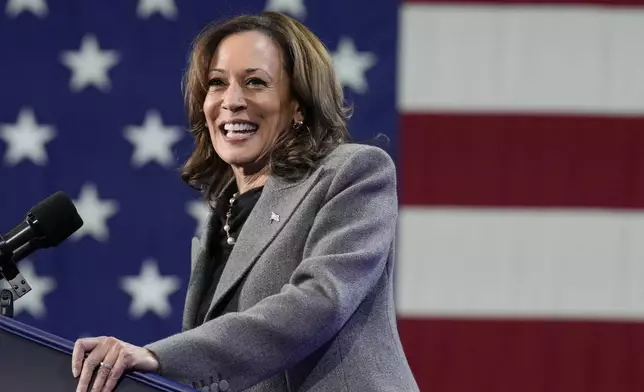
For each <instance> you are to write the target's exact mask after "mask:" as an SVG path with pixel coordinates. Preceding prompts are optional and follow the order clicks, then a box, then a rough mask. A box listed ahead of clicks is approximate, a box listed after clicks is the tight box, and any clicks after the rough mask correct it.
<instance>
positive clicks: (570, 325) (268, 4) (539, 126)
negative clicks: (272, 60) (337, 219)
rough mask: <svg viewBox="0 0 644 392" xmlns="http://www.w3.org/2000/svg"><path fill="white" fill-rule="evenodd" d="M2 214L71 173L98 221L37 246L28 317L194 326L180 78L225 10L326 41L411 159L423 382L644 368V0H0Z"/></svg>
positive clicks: (451, 386)
mask: <svg viewBox="0 0 644 392" xmlns="http://www.w3.org/2000/svg"><path fill="white" fill-rule="evenodd" d="M0 6H2V8H1V9H0V80H1V81H2V83H1V84H0V180H1V181H2V185H3V187H2V192H0V218H1V220H0V224H1V225H2V226H0V230H1V231H2V232H3V233H5V232H6V231H8V230H9V229H10V228H12V227H13V226H14V225H15V224H17V223H18V222H19V221H20V220H22V219H23V217H24V214H25V212H26V211H27V210H28V209H29V208H30V207H31V206H33V205H34V204H36V203H37V202H39V201H40V200H42V199H44V198H45V197H47V196H48V195H50V194H52V193H53V192H55V191H57V190H63V191H64V192H66V193H67V194H68V195H69V196H70V197H71V198H72V199H73V200H74V202H75V204H76V206H77V208H78V210H79V213H80V214H81V216H82V217H83V219H84V221H85V225H84V226H83V228H81V229H80V230H79V231H78V232H77V233H76V234H75V235H74V236H73V237H72V238H70V239H68V240H67V241H66V242H65V243H63V244H62V245H60V246H59V247H57V248H55V249H50V250H42V251H39V252H37V253H35V254H33V255H31V256H30V257H29V259H27V260H24V261H22V262H20V264H19V267H20V269H21V271H22V272H23V274H24V275H25V276H26V277H27V279H28V281H29V283H30V284H31V285H32V287H33V288H34V289H33V291H32V292H31V293H29V294H28V295H27V296H25V297H23V298H21V299H19V300H18V301H17V302H16V318H17V319H19V320H21V321H24V322H26V323H28V324H31V325H34V326H36V327H38V328H41V329H44V330H46V331H48V332H51V333H54V334H57V335H60V336H62V337H64V338H67V339H70V340H74V339H76V338H77V337H80V336H95V335H113V336H117V337H119V338H121V339H123V340H126V341H129V342H131V343H134V344H145V343H147V342H150V341H152V340H155V339H158V338H162V337H165V336H167V335H169V334H173V333H176V332H177V331H178V330H179V329H180V318H181V311H182V305H183V301H184V298H185V290H186V287H187V281H188V272H189V267H190V265H189V264H190V262H189V252H190V240H191V238H192V237H193V236H194V235H196V234H198V233H199V230H200V228H201V227H202V226H203V224H204V218H205V212H206V211H205V209H204V207H203V206H202V205H201V204H200V202H199V195H198V194H197V193H196V192H195V191H192V190H190V189H189V188H188V187H187V186H186V185H184V184H183V183H182V182H181V180H180V178H179V168H180V165H181V163H182V162H183V161H184V160H185V159H186V158H187V156H188V154H189V153H190V149H191V147H192V140H191V137H190V136H189V134H188V133H187V130H186V117H185V111H184V108H183V102H182V95H181V90H180V82H181V75H182V72H183V71H184V69H185V66H186V60H187V55H188V51H189V47H190V42H191V40H192V38H193V37H194V36H195V34H196V33H197V32H198V31H199V30H200V29H201V28H202V27H204V26H205V25H206V24H207V23H208V22H210V21H212V20H216V19H220V18H223V17H226V16H230V15H235V14H239V13H246V12H252V13H254V12H259V11H262V10H266V9H271V10H277V11H282V12H285V13H287V14H289V15H291V16H294V17H296V18H298V19H299V20H301V21H302V22H304V23H305V24H306V25H307V26H308V27H309V28H311V29H312V30H313V31H314V32H315V33H316V34H318V36H319V37H320V38H321V39H322V40H323V41H324V43H325V44H326V45H327V46H328V48H329V50H330V51H331V52H332V54H333V57H334V64H335V66H336V69H337V71H338V74H339V76H340V78H341V80H342V83H343V85H344V87H345V92H346V94H347V99H348V101H349V102H350V103H352V104H353V106H354V107H355V115H354V117H353V118H352V120H351V124H350V125H351V132H352V134H353V135H354V137H355V138H356V139H358V140H367V139H370V138H372V137H374V136H375V135H376V134H377V133H384V134H386V135H387V136H389V138H390V144H389V145H388V146H387V147H386V149H387V151H388V152H389V153H390V154H391V155H392V157H393V158H394V160H395V162H396V164H397V166H398V174H399V182H400V201H401V215H400V222H399V241H398V242H399V243H398V252H399V253H398V267H397V273H398V275H397V283H398V285H397V288H396V294H397V309H398V314H399V326H400V331H401V335H402V339H403V343H404V345H405V350H406V352H407V355H408V358H409V361H410V363H411V366H412V370H413V371H414V373H415V375H416V378H417V380H418V383H419V385H420V387H421V390H422V391H436V392H438V391H440V392H466V391H467V392H469V391H494V392H506V391H507V392H510V391H512V392H515V391H522V392H529V391H565V392H581V391H583V392H596V391H607V392H608V391H610V392H621V391H641V390H644V322H643V321H644V215H643V214H642V212H641V210H642V208H643V207H644V1H643V0H630V1H629V0H623V1H618V2H612V1H609V0H604V1H602V0H587V1H583V0H582V1H552V2H546V1H536V0H535V1H533V2H530V1H520V0H517V1H510V0H507V1H488V2H486V1H480V0H473V1H467V2H466V1H463V2H459V1H443V2H434V1H422V0H414V1H412V0H409V1H407V2H394V1H390V0H378V1H367V0H347V1H341V0H333V1H331V0H329V1H313V0H255V1H252V0H245V1H232V0H226V1H223V0H221V1H220V0H217V1H208V2H205V1H202V2H197V1H185V0H183V1H181V0H110V1H107V0H103V1H98V0H82V1H81V0H67V1H62V0H57V1H54V0H2V1H0Z"/></svg>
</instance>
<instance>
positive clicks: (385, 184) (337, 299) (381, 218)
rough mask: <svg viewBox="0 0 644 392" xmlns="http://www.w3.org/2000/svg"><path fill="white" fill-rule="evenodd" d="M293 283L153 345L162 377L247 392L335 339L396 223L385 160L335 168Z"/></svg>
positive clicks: (362, 152) (363, 152)
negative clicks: (225, 385) (221, 382)
mask: <svg viewBox="0 0 644 392" xmlns="http://www.w3.org/2000/svg"><path fill="white" fill-rule="evenodd" d="M325 200H326V201H325V203H324V204H323V205H322V206H321V209H320V210H319V211H318V214H317V215H316V217H315V221H314V223H313V225H312V229H311V230H310V233H309V236H308V239H307V242H306V245H305V256H304V259H303V260H302V261H301V263H300V264H299V266H298V267H297V268H296V269H295V271H294V272H293V274H292V276H291V279H290V281H289V283H288V284H286V285H284V286H283V287H282V289H281V291H280V292H279V293H278V294H275V295H272V296H269V297H267V298H265V299H263V300H262V301H260V302H259V303H257V304H256V305H255V306H253V307H252V308H249V309H247V310H245V311H243V312H236V313H228V314H225V315H223V316H221V317H218V318H216V319H213V320H210V321H208V322H206V323H204V324H203V325H201V326H199V327H196V328H194V329H191V330H188V331H185V332H181V333H178V334H176V335H173V336H170V337H168V338H165V339H162V340H160V341H157V342H154V343H151V344H149V345H147V346H145V347H146V348H148V349H149V350H150V351H152V352H153V353H154V354H155V355H156V356H157V357H158V359H159V362H160V364H161V367H162V370H161V371H160V374H161V375H163V376H166V377H168V378H173V379H176V380H182V381H183V382H186V383H188V384H189V383H203V382H206V383H207V382H209V381H208V380H214V381H217V380H226V381H227V383H228V385H229V388H230V390H234V391H237V390H243V389H245V388H248V387H250V386H252V385H254V384H256V383H258V382H260V381H261V380H264V379H266V378H269V377H271V376H273V375H275V374H277V373H278V372H280V371H283V370H285V369H286V368H288V367H290V366H291V365H293V364H295V363H297V362H298V361H300V360H302V359H304V358H305V357H306V356H308V355H309V354H311V353H312V352H313V351H315V350H316V349H318V348H319V347H320V346H322V345H323V344H324V343H325V342H326V341H328V340H329V339H331V338H332V337H333V336H334V335H335V334H336V333H337V332H338V331H339V330H340V328H341V327H342V326H343V324H344V323H345V322H346V321H347V320H348V319H349V317H350V316H351V315H352V313H353V312H354V311H355V310H356V309H357V307H358V306H359V304H360V303H361V301H362V300H363V299H364V298H365V297H366V295H367V294H368V292H369V291H370V290H371V289H372V287H373V286H374V285H375V283H376V281H377V280H378V279H379V277H380V276H381V275H382V274H383V270H384V269H385V266H386V263H387V257H388V254H389V252H390V249H391V246H392V242H393V240H394V237H395V230H396V224H397V217H398V203H397V193H396V171H395V166H394V163H393V161H392V160H391V158H390V157H389V155H387V154H386V153H385V152H384V151H383V150H381V149H379V148H376V147H367V146H364V147H362V148H359V149H357V150H356V152H354V153H353V154H352V155H351V156H350V157H349V158H348V159H346V160H345V162H344V163H343V164H342V165H341V166H340V167H338V168H337V169H336V173H335V175H334V178H333V179H332V180H331V184H330V187H329V189H328V194H327V197H326V198H325Z"/></svg>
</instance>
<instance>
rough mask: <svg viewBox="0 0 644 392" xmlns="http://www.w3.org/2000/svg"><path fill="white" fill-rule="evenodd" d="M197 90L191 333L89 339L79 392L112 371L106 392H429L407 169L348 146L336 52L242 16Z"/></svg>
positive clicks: (205, 53) (192, 71)
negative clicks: (189, 391)
mask: <svg viewBox="0 0 644 392" xmlns="http://www.w3.org/2000/svg"><path fill="white" fill-rule="evenodd" d="M185 87H186V103H187V107H188V112H189V113H188V114H189V121H190V125H191V129H192V130H193V132H194V136H195V138H196V148H195V151H194V153H193V155H192V156H191V157H190V159H189V160H188V162H187V163H186V165H185V167H184V173H183V178H184V180H185V181H186V182H187V183H188V184H190V185H191V186H194V187H196V188H198V189H200V190H201V191H202V193H203V195H204V197H205V198H206V200H208V201H209V202H210V203H211V205H212V206H213V208H212V210H213V212H212V214H211V216H210V223H209V224H208V227H207V229H206V230H205V232H204V234H203V236H202V238H201V239H200V240H197V239H194V240H193V247H192V252H193V254H192V257H193V258H192V270H191V276H190V283H189V287H188V292H187V298H186V304H185V309H184V313H183V328H182V331H181V333H178V334H176V335H174V336H170V337H168V338H165V339H162V340H160V341H157V342H154V343H151V344H149V345H147V346H145V347H136V346H133V345H131V344H128V343H126V342H123V341H120V340H118V339H115V338H112V337H97V338H86V339H80V340H78V341H77V342H76V344H75V347H74V353H73V359H72V372H73V373H74V376H75V377H80V378H79V390H81V391H85V390H86V389H87V384H88V383H89V380H90V378H91V375H92V373H93V372H94V371H95V370H96V369H97V368H98V373H97V377H96V381H95V383H94V385H95V386H97V387H98V388H97V390H103V391H109V390H112V389H113V387H114V385H115V383H116V381H117V380H118V378H119V377H120V376H121V375H122V374H123V372H125V371H127V370H139V371H146V372H156V373H158V374H161V375H162V376H165V377H167V378H170V379H174V380H177V381H179V382H182V383H186V384H188V385H191V386H193V387H195V388H199V389H202V390H210V391H241V390H251V391H396V392H402V391H416V390H418V388H417V386H416V383H415V381H414V379H413V376H412V373H411V371H410V369H409V366H408V364H407V361H406V359H405V355H404V353H403V349H402V346H401V343H400V340H399V337H398V332H397V329H396V314H395V308H394V301H393V289H392V286H393V282H394V279H393V270H394V267H393V263H394V237H395V228H396V219H397V199H396V176H395V168H394V165H393V162H392V160H391V159H390V158H389V156H388V155H387V154H386V153H385V152H383V151H382V150H381V149H378V148H376V147H370V146H361V145H356V144H351V143H349V142H348V139H349V137H348V132H347V129H346V119H347V110H346V109H345V107H344V106H343V95H342V88H341V86H340V85H339V83H338V82H337V80H336V77H335V75H334V71H333V65H332V61H331V59H330V57H329V55H328V53H327V51H326V49H325V48H324V46H323V44H322V43H321V42H320V41H319V40H318V39H317V38H316V37H315V36H314V35H313V34H312V33H311V32H310V31H309V30H307V29H306V28H305V27H304V26H303V25H302V24H300V23H299V22H297V21H296V20H293V19H291V18H288V17H286V16H284V15H281V14H278V13H270V12H269V13H263V14H261V15H258V16H241V17H237V18H234V19H232V20H230V21H228V22H226V23H223V24H219V25H215V26H212V27H210V28H208V29H206V30H205V31H204V32H203V33H202V34H200V36H199V37H198V38H197V40H196V41H195V46H194V49H193V54H192V58H191V61H190V66H189V69H188V71H187V73H186V83H185ZM86 354H88V355H87V358H86V359H83V358H84V356H85V355H86ZM100 387H103V389H100Z"/></svg>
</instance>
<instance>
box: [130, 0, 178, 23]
mask: <svg viewBox="0 0 644 392" xmlns="http://www.w3.org/2000/svg"><path fill="white" fill-rule="evenodd" d="M155 12H158V13H160V14H161V15H163V16H164V17H165V18H166V19H174V18H176V17H177V13H178V12H177V6H176V4H174V0H139V5H138V7H137V8H136V14H137V15H138V16H139V18H141V19H147V18H149V17H150V15H152V14H153V13H155Z"/></svg>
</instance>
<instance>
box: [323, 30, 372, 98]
mask: <svg viewBox="0 0 644 392" xmlns="http://www.w3.org/2000/svg"><path fill="white" fill-rule="evenodd" d="M332 56H333V65H334V68H335V69H336V72H337V73H338V77H339V78H340V82H341V83H342V85H343V86H349V87H351V88H352V89H353V90H354V91H355V92H357V93H364V92H366V91H367V79H366V77H365V72H366V71H367V69H369V68H371V67H372V66H373V65H374V64H375V63H376V56H375V55H374V54H373V53H371V52H362V53H359V52H357V51H356V47H355V44H354V43H353V40H351V39H350V38H347V37H342V38H340V42H339V43H338V49H337V51H336V52H335V53H333V55H332Z"/></svg>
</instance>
